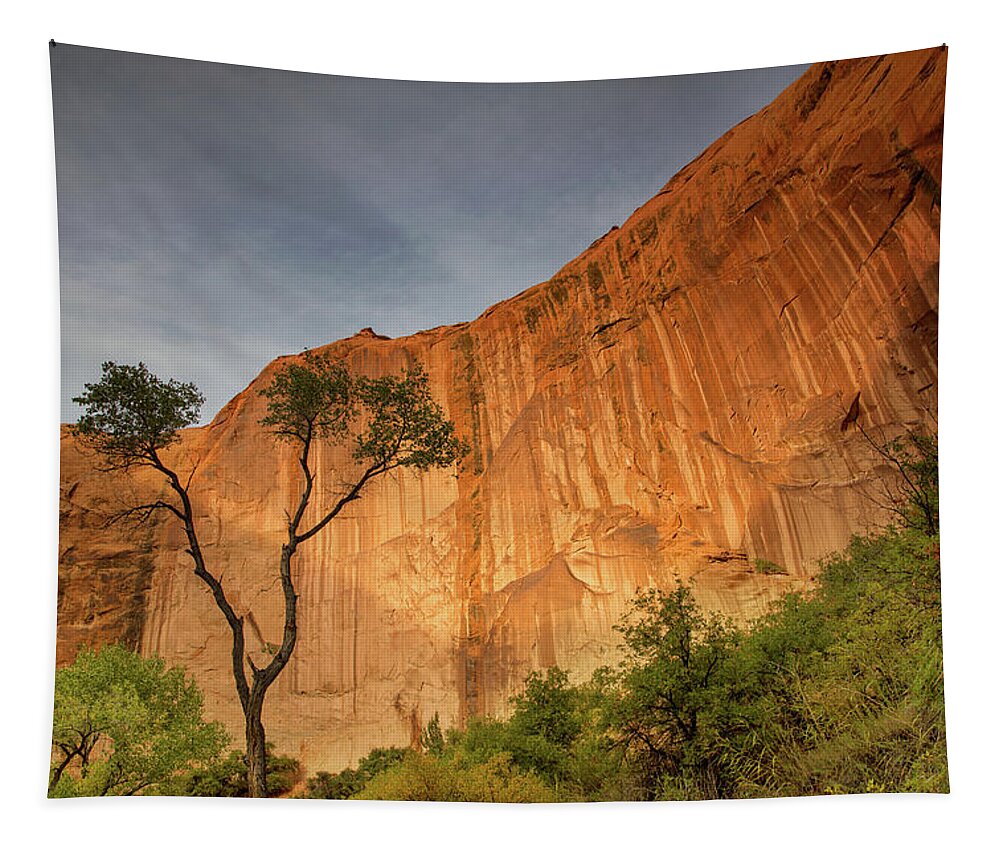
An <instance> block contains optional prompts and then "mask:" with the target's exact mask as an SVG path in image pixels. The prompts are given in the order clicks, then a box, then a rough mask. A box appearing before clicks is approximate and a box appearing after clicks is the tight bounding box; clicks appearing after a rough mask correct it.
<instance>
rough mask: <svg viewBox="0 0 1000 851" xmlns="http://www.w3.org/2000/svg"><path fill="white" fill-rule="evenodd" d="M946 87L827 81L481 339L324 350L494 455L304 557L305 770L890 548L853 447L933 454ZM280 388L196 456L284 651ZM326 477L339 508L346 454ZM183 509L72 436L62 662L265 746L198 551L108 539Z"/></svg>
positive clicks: (818, 69)
mask: <svg viewBox="0 0 1000 851" xmlns="http://www.w3.org/2000/svg"><path fill="white" fill-rule="evenodd" d="M945 60H946V53H945V51H944V50H943V49H934V50H926V51H917V52H912V53H906V54H897V55H891V56H883V57H878V58H872V59H861V60H852V61H842V62H831V63H826V64H820V65H816V66H814V67H813V68H811V69H810V70H809V71H808V72H807V73H806V74H805V75H804V76H803V77H802V79H801V80H799V81H798V82H797V83H796V84H794V85H793V86H792V87H790V88H789V89H788V90H787V91H785V92H784V93H783V94H782V95H781V96H779V97H778V98H777V100H776V101H775V102H774V103H773V104H771V105H770V106H768V107H767V108H765V109H764V110H762V111H761V112H760V113H758V114H757V115H755V116H753V117H752V118H750V119H748V120H747V121H745V122H743V123H742V124H740V125H739V126H737V127H735V128H734V129H733V130H731V131H730V132H729V133H727V134H726V135H725V136H723V137H722V138H721V139H719V140H718V141H717V142H716V143H715V144H713V145H712V146H711V147H710V148H708V149H707V150H706V151H705V152H704V153H703V154H702V155H701V156H699V157H698V158H697V159H696V160H695V161H694V162H692V163H691V164H689V165H688V166H687V167H685V168H684V169H683V170H682V171H681V172H680V173H678V174H677V175H676V176H675V177H674V178H673V179H672V180H671V181H670V182H669V183H668V184H667V185H666V186H665V187H664V188H663V190H662V191H661V192H659V193H658V194H657V195H656V197H654V198H653V199H652V200H650V201H649V202H648V203H646V204H645V205H643V206H642V207H640V208H639V209H638V210H636V212H635V213H634V214H633V215H632V216H631V217H630V218H629V219H628V221H627V222H625V223H624V224H623V225H622V226H621V227H620V228H612V230H611V231H610V232H609V233H607V234H606V235H605V236H604V237H602V238H601V239H599V240H597V241H596V242H595V243H594V244H593V245H591V246H590V248H588V249H587V250H586V251H585V252H584V253H583V254H582V255H581V256H579V257H578V258H576V259H575V260H573V261H572V262H570V263H568V264H567V265H566V266H565V267H564V268H563V269H561V270H560V271H559V272H558V273H557V274H556V275H555V276H554V277H553V278H552V279H551V280H549V281H547V282H545V283H543V284H540V285H538V286H536V287H533V288H532V289H530V290H528V291H526V292H524V293H522V294H521V295H519V296H517V297H515V298H512V299H510V300H508V301H505V302H503V303H501V304H498V305H496V306H494V307H493V308H491V309H490V310H488V311H487V312H486V313H484V314H483V315H482V316H480V317H479V318H478V319H476V320H475V321H472V322H469V323H465V324H462V325H458V326H451V327H444V328H437V329H434V330H431V331H426V332H422V333H420V334H416V335H414V336H412V337H408V338H405V339H397V340H388V339H383V338H379V337H378V336H376V335H374V334H372V333H370V332H368V331H367V329H366V331H365V332H361V333H359V334H358V335H356V336H355V337H353V338H351V339H349V340H344V341H340V342H338V343H334V344H332V345H331V346H330V347H328V348H329V350H330V351H331V352H333V353H335V354H337V355H339V356H342V357H344V358H345V359H346V360H347V361H348V362H349V363H350V364H351V366H352V367H353V368H355V369H357V370H360V371H363V372H366V373H369V374H374V373H380V372H384V371H386V370H397V369H398V368H399V367H401V366H402V365H404V364H406V363H409V362H412V361H414V360H418V361H420V362H422V363H423V364H425V365H426V367H427V369H428V371H429V373H430V375H431V382H432V387H433V389H434V393H435V395H436V397H437V398H438V399H439V401H440V402H441V403H442V405H443V406H444V407H445V409H446V411H447V413H448V415H449V416H450V417H451V418H453V419H454V420H455V421H456V423H457V425H458V428H459V431H460V432H461V433H463V434H464V435H466V436H467V437H468V439H469V440H470V442H471V444H472V446H473V450H472V453H471V455H470V456H469V458H468V459H467V461H466V463H465V465H464V467H463V469H462V471H461V472H460V474H458V475H457V476H456V475H455V474H454V472H436V473H433V474H429V475H425V476H418V475H415V474H412V473H409V472H404V473H400V474H399V475H398V476H397V477H396V478H394V479H392V480H385V481H382V482H380V483H378V484H377V485H376V486H375V487H374V488H373V490H371V491H370V492H369V493H368V495H367V496H366V497H365V498H364V499H363V500H361V501H359V502H358V503H355V504H354V507H353V509H351V510H350V511H349V514H347V515H346V516H345V517H344V518H343V519H341V520H338V521H337V522H335V523H334V524H332V525H331V526H330V527H328V528H327V529H326V530H325V531H324V532H323V533H322V534H321V535H319V536H317V538H316V539H315V540H313V541H311V542H310V543H309V544H308V545H306V546H304V547H303V548H302V550H301V560H300V561H299V563H298V566H297V569H296V576H297V584H298V589H299V592H300V594H301V608H300V640H299V645H298V648H297V650H296V653H295V656H294V657H293V660H292V662H291V664H290V665H289V667H288V669H286V671H285V672H284V673H283V674H282V676H281V677H280V678H279V680H278V681H277V683H276V684H275V687H274V688H273V689H272V690H271V692H270V695H269V697H268V704H267V706H266V708H265V724H266V726H267V730H268V735H269V738H270V739H272V740H273V741H274V742H275V743H276V744H277V746H278V748H279V750H281V751H285V752H288V753H291V754H293V755H297V756H299V757H300V758H302V759H303V760H304V762H305V763H306V766H307V768H308V769H309V770H310V771H314V770H316V769H319V768H324V769H327V770H334V769H338V768H340V767H342V766H344V765H346V764H348V763H350V762H352V761H353V760H355V759H357V758H358V757H359V756H360V755H362V754H364V753H365V752H366V751H367V750H368V749H369V748H370V747H372V746H374V745H385V744H390V743H400V744H405V743H406V742H408V741H410V740H411V738H412V736H413V735H414V734H415V731H416V730H418V729H419V726H420V725H421V724H423V723H426V722H427V720H428V719H429V718H430V717H431V716H432V715H433V713H434V712H439V713H440V714H441V719H442V723H444V724H446V725H448V724H458V723H461V721H462V720H463V719H464V718H465V717H467V716H468V715H469V714H471V713H484V712H485V713H502V712H504V711H505V707H506V701H507V698H508V696H509V695H510V693H511V692H512V690H514V689H516V688H517V686H518V684H519V683H520V682H521V681H522V679H523V678H524V676H525V675H526V674H527V673H528V671H530V670H531V669H533V668H539V667H545V666H549V665H553V664H559V665H561V666H563V667H565V668H568V669H569V670H570V671H572V672H574V673H575V674H576V675H578V676H582V675H586V674H587V673H589V672H590V671H591V670H592V669H593V668H594V667H595V666H597V665H600V664H604V663H607V662H609V661H611V660H612V659H613V653H614V651H613V648H614V645H615V643H616V637H615V635H614V633H613V632H612V630H611V627H612V625H613V624H614V623H615V622H616V621H617V620H618V619H619V617H620V616H621V614H622V613H623V611H624V610H625V608H626V607H627V603H628V601H629V599H630V598H631V596H632V595H633V594H634V593H635V591H636V589H637V588H639V587H644V586H647V585H649V584H650V583H654V584H658V585H661V586H664V587H669V586H670V585H671V583H673V582H674V581H675V579H676V578H678V577H679V578H681V579H693V580H694V582H695V583H696V584H695V587H696V589H697V594H698V597H699V599H700V601H701V602H702V603H703V604H704V605H705V606H708V607H713V608H721V609H723V610H725V611H727V612H729V613H731V614H734V615H736V616H739V617H752V616H754V615H756V614H758V613H760V612H761V611H763V609H764V607H765V606H766V604H767V603H768V602H769V601H770V600H772V599H774V598H775V597H776V596H778V595H780V594H781V593H783V592H785V591H787V590H789V589H790V588H793V587H800V586H801V585H802V584H803V583H806V582H808V578H809V576H810V574H811V573H812V572H814V571H815V566H816V561H817V559H819V558H820V557H822V556H824V555H826V554H827V553H829V552H830V551H832V550H835V549H837V548H839V547H841V546H842V545H843V544H844V543H845V542H846V541H847V539H848V537H849V535H850V534H851V533H852V532H855V531H860V530H863V529H864V528H865V527H866V524H868V523H870V522H872V521H873V519H875V518H874V515H873V512H872V503H871V502H870V499H869V498H868V495H867V494H868V489H869V487H870V486H872V484H873V482H874V481H875V480H876V479H877V478H878V477H879V476H881V475H884V472H885V471H884V470H881V469H879V467H878V465H877V462H876V459H875V457H874V455H873V453H872V451H871V449H870V448H869V446H868V445H867V444H866V442H865V441H864V440H863V438H862V437H861V435H860V434H859V432H858V430H857V428H856V427H850V428H848V429H847V430H845V431H841V428H840V426H841V423H842V421H843V420H844V417H845V415H846V414H847V412H848V408H849V407H850V405H851V403H852V400H854V398H855V397H856V395H857V394H859V393H860V397H859V402H860V422H861V423H862V424H863V425H864V426H865V428H866V429H868V430H878V429H883V430H884V431H885V432H886V433H887V434H895V433H898V432H899V430H900V429H902V428H903V427H907V426H914V425H918V424H924V425H927V424H931V425H933V412H934V410H935V405H936V383H935V382H936V379H937V366H936V342H937V304H938V294H937V273H938V221H939V212H940V194H939V191H940V190H939V186H940V177H941V143H942V120H943V104H944V77H945ZM470 285H474V282H471V283H470ZM276 363H277V362H276ZM275 365H276V364H271V365H270V366H268V367H267V368H266V369H265V370H264V371H263V373H262V374H261V375H260V377H259V378H258V379H257V380H255V382H254V383H253V384H251V386H250V387H248V388H247V389H246V390H245V391H244V392H243V393H241V394H240V395H238V396H237V397H236V398H235V399H233V400H232V401H231V402H230V403H229V404H228V405H227V406H226V407H225V408H224V409H223V410H222V411H221V412H220V413H219V415H218V416H217V417H216V418H215V420H214V421H213V422H212V423H211V424H210V425H209V426H206V427H204V428H200V429H192V430H190V431H188V432H186V433H185V434H184V437H183V440H182V441H181V443H180V444H179V445H178V447H177V448H176V450H175V451H174V456H173V459H172V460H173V461H174V463H175V464H176V465H177V466H178V467H180V468H183V469H185V470H192V469H193V470H194V474H193V477H192V480H191V490H192V496H193V501H194V504H195V506H196V510H197V511H198V513H199V523H200V532H201V535H202V539H203V543H204V544H205V545H206V546H205V549H206V557H207V559H208V561H209V563H210V564H211V565H213V566H214V567H215V570H216V572H217V573H221V574H222V575H223V581H224V584H225V586H226V588H227V592H228V593H229V595H230V599H231V600H232V601H233V602H234V604H235V605H236V607H237V609H238V610H239V612H240V613H243V614H245V615H246V617H247V622H248V627H249V629H248V638H249V639H250V642H251V644H254V645H255V646H256V647H257V648H258V649H264V648H266V646H267V644H268V642H272V643H276V642H277V641H278V640H279V637H280V617H281V595H280V590H279V588H278V587H277V572H276V564H277V553H278V548H279V545H280V541H281V537H282V524H283V512H284V511H285V509H286V508H287V507H288V506H290V505H292V502H293V499H294V495H295V494H297V488H298V486H299V480H298V473H297V468H296V466H295V464H294V463H293V458H292V455H291V454H290V453H289V451H288V449H287V448H282V447H277V446H276V445H275V444H274V443H273V441H272V440H271V439H270V437H269V436H268V435H267V434H266V433H265V432H263V431H262V429H261V428H260V427H259V425H258V420H259V419H260V417H261V416H262V411H263V404H262V402H263V400H262V399H261V398H260V396H259V394H258V391H259V389H260V388H261V387H262V386H263V385H264V383H266V382H267V381H268V380H269V378H270V376H271V374H272V372H273V370H274V368H275ZM319 462H320V467H321V469H322V470H324V471H326V477H325V483H326V486H327V487H331V488H332V487H334V485H335V483H336V476H335V471H336V469H337V468H338V467H339V466H342V465H343V464H345V463H347V459H346V455H345V453H344V452H343V451H340V450H336V449H324V450H322V451H321V453H320V455H319ZM160 486H161V485H160V483H159V482H158V481H157V480H156V479H155V478H154V477H144V476H139V477H134V478H131V479H126V478H124V477H118V478H110V477H108V476H107V475H105V474H100V473H97V472H96V471H95V470H94V468H93V463H92V459H91V458H89V457H86V456H85V455H84V454H81V452H80V451H79V449H78V448H77V447H76V445H75V444H74V443H73V441H72V440H71V439H69V438H68V437H67V438H66V439H64V442H63V450H62V493H63V501H62V513H61V545H60V554H61V557H60V582H59V644H58V652H59V660H60V662H65V661H66V660H68V659H69V658H71V657H72V655H73V652H74V649H75V647H76V646H77V644H79V643H80V642H90V643H94V642H100V641H108V640H123V641H125V642H126V643H128V644H130V645H132V646H134V647H137V648H139V649H140V650H141V651H142V652H144V653H159V654H161V655H162V656H164V657H165V658H166V659H167V660H169V661H170V662H172V663H182V664H184V665H186V666H187V667H188V668H189V669H190V670H191V671H192V672H193V673H194V674H195V676H196V677H197V679H198V680H199V682H200V684H201V686H202V687H203V689H204V690H205V692H206V695H207V702H208V705H209V708H210V712H211V714H212V715H213V716H214V717H218V718H221V719H224V720H225V721H226V722H227V723H228V724H229V725H230V726H231V729H232V731H233V734H234V737H235V738H236V740H237V741H239V736H240V730H241V722H240V713H239V708H238V704H237V701H236V698H235V694H234V691H233V686H232V682H231V679H230V675H229V673H228V665H229V662H228V654H229V644H228V641H229V639H228V632H227V629H226V626H225V623H224V622H223V619H222V617H221V616H220V614H219V612H218V611H217V610H216V609H215V607H214V604H213V603H212V601H211V599H210V596H209V594H208V592H207V591H206V589H205V587H204V586H203V585H202V584H201V583H200V582H199V581H198V580H197V579H196V578H195V577H194V576H193V575H192V572H191V565H190V562H189V559H188V557H187V556H186V555H185V554H184V552H183V545H182V535H181V533H180V530H179V529H177V528H176V526H175V525H174V524H171V523H169V522H167V521H166V520H163V521H162V522H160V523H158V524H156V525H154V526H147V527H144V528H143V529H141V530H138V531H136V530H129V529H124V528H111V529H106V528H104V526H103V519H104V516H105V514H106V512H107V511H109V510H112V509H113V508H115V507H116V506H119V505H121V504H124V503H126V502H128V501H129V500H130V499H133V495H134V494H139V493H144V492H147V491H148V490H149V489H157V488H159V487H160ZM758 558H761V559H767V560H769V561H771V562H774V563H775V564H777V565H779V566H781V567H782V568H783V569H785V570H786V571H787V575H776V576H771V575H763V574H761V573H758V572H756V571H755V570H754V561H755V559H758Z"/></svg>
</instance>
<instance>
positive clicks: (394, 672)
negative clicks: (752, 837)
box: [48, 42, 949, 803]
mask: <svg viewBox="0 0 1000 851" xmlns="http://www.w3.org/2000/svg"><path fill="white" fill-rule="evenodd" d="M49 50H50V56H51V68H52V92H53V103H54V127H55V144H56V165H57V181H58V213H59V252H60V270H61V322H62V355H61V363H62V384H61V386H62V410H61V419H62V422H63V425H62V431H61V455H60V471H61V473H60V475H61V479H60V515H59V563H58V571H59V574H58V575H59V584H58V601H57V606H58V615H57V617H58V634H57V647H56V649H57V660H56V666H57V670H56V676H55V699H54V713H53V724H52V750H51V768H50V774H49V787H48V794H49V796H50V797H56V798H65V797H79V796H105V795H113V796H128V795H173V796H220V797H284V798H326V799H331V798H334V799H346V798H355V799H366V800H372V799H374V800H436V801H470V802H506V803H516V802H525V803H528V802H582V801H662V800H690V799H719V798H755V797H756V798H762V797H777V796H805V795H832V794H843V793H864V792H937V793H941V792H947V791H948V788H949V787H948V765H947V755H946V745H945V728H944V687H943V663H942V630H941V598H940V548H939V542H940V537H939V520H938V468H937V416H936V411H937V318H938V267H939V239H938V236H939V223H940V211H941V156H942V140H943V119H944V96H945V68H946V59H947V49H946V48H945V47H935V48H931V49H927V50H916V51H912V52H906V53H898V54H891V55H883V56H875V57H867V58H861V59H846V60H840V61H821V62H818V63H816V64H813V65H808V66H788V67H776V68H764V69H753V70H743V71H731V72H722V73H711V74H698V75H688V76H669V77H651V78H637V79H617V80H593V81H576V82H545V83H531V84H527V83H475V82H469V83H444V82H417V81H407V80H389V79H366V78H355V77H344V76H325V75H319V74H307V73H298V72H288V71H277V70H264V69H259V68H250V67H238V66H231V65H223V64H216V63H211V62H198V61H190V60H179V59H170V58H164V57H158V56H148V55H140V54H132V53H126V52H118V51H112V50H103V49H94V48H87V47H77V46H73V45H67V44H61V43H58V44H57V43H55V42H53V43H51V44H50V46H49Z"/></svg>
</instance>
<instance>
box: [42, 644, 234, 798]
mask: <svg viewBox="0 0 1000 851" xmlns="http://www.w3.org/2000/svg"><path fill="white" fill-rule="evenodd" d="M226 741H227V737H226V735H225V733H224V731H223V729H222V726H221V725H220V724H218V723H217V722H211V723H209V722H206V721H204V720H203V719H202V696H201V692H200V691H199V690H198V688H197V686H196V685H195V684H194V682H193V681H191V680H188V679H187V677H186V676H185V674H184V671H183V670H182V669H181V668H170V669H167V668H166V666H165V664H164V662H163V660H162V659H159V658H156V657H154V658H151V659H143V658H142V657H140V656H138V655H136V654H135V653H132V652H131V651H129V650H126V649H125V648H124V647H121V646H118V645H109V646H106V647H104V648H102V649H101V650H99V651H96V652H95V651H94V650H90V649H83V650H81V651H80V653H79V655H78V656H77V658H76V661H75V662H74V663H73V664H72V665H70V666H69V667H66V668H62V669H60V670H59V671H57V672H56V687H55V710H54V713H53V722H52V742H53V750H54V753H55V762H54V765H53V777H52V784H51V788H50V790H49V794H50V795H51V796H53V797H78V796H90V795H133V794H136V793H137V792H140V791H143V790H147V789H153V788H155V787H156V786H158V785H159V784H162V783H164V782H166V781H168V780H170V778H172V777H173V776H174V774H175V773H176V772H178V771H181V770H183V769H187V768H189V767H191V766H192V765H195V764H199V763H204V762H207V761H210V760H212V759H214V758H216V757H217V756H218V754H219V753H220V751H221V750H222V748H223V747H224V746H225V744H226Z"/></svg>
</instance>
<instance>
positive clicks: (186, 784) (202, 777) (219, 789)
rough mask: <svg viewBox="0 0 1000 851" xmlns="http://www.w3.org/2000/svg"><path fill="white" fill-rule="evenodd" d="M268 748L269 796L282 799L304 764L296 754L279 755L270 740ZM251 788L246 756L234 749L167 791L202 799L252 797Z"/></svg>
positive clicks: (182, 777)
mask: <svg viewBox="0 0 1000 851" xmlns="http://www.w3.org/2000/svg"><path fill="white" fill-rule="evenodd" d="M266 748H267V794H268V797H271V798H278V797H281V796H282V795H286V794H288V793H289V792H290V791H291V790H292V788H293V787H294V786H295V784H296V782H297V781H298V778H299V776H300V774H301V771H302V767H301V765H300V764H299V761H298V760H297V759H294V758H293V757H290V756H275V755H274V746H273V745H272V744H271V743H270V742H268V743H267V745H266ZM249 790H250V786H249V781H248V779H247V764H246V758H245V756H244V755H243V753H242V751H230V752H229V754H228V755H227V756H226V757H225V759H220V760H217V761H215V762H213V763H211V764H210V765H207V766H205V767H204V768H200V769H198V770H194V771H189V772H186V773H185V774H182V775H181V776H179V777H177V778H175V779H174V781H173V782H172V783H171V784H170V786H169V787H168V788H167V789H165V790H164V791H165V793H166V794H168V795H186V796H193V797H199V798H246V797H249V793H250V792H249Z"/></svg>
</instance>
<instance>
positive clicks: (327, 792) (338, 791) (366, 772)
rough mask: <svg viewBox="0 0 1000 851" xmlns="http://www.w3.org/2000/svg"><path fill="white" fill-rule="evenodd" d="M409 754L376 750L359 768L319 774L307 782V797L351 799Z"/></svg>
mask: <svg viewBox="0 0 1000 851" xmlns="http://www.w3.org/2000/svg"><path fill="white" fill-rule="evenodd" d="M435 717H436V716H435ZM409 752H410V751H409V749H407V748H375V749H374V750H372V751H371V752H369V753H368V755H367V756H365V757H363V758H362V759H361V761H360V762H359V763H358V767H357V768H345V769H344V770H343V771H341V772H339V773H337V774H331V773H330V772H328V771H320V772H317V773H316V774H315V775H314V776H313V777H310V778H309V779H308V780H307V781H306V797H307V798H326V799H334V800H346V799H347V798H351V797H353V796H354V795H357V794H358V793H359V792H361V790H362V789H364V788H365V785H366V784H367V783H369V782H370V781H371V780H372V779H374V778H375V777H377V776H378V775H380V774H382V773H383V772H385V771H387V770H388V769H389V768H391V767H392V766H394V765H396V764H398V763H399V762H401V761H402V760H403V759H404V757H405V756H406V754H408V753H409Z"/></svg>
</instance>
